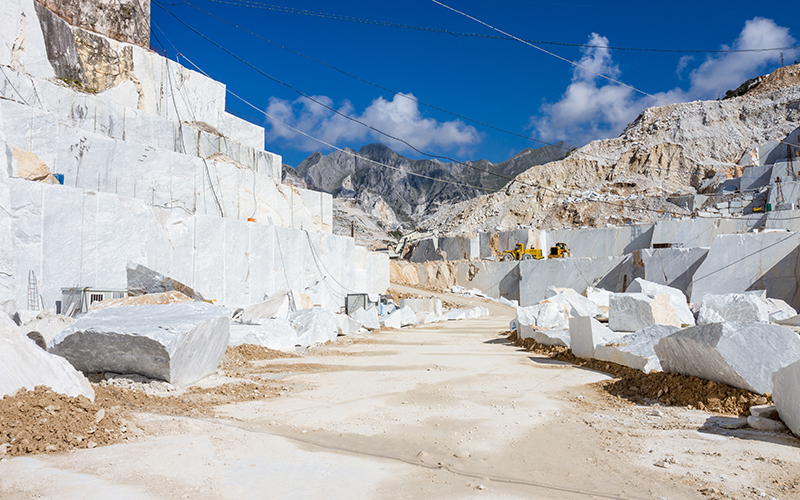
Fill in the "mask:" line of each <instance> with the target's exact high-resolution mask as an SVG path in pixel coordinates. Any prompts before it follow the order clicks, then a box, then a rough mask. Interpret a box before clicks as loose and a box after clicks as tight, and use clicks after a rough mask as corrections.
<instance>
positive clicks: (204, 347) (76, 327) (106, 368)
mask: <svg viewBox="0 0 800 500" xmlns="http://www.w3.org/2000/svg"><path fill="white" fill-rule="evenodd" d="M229 339H230V319H229V317H228V311H227V309H225V308H222V307H218V306H214V305H211V304H207V303H204V302H187V303H182V304H165V305H147V306H121V307H111V308H107V309H98V310H96V311H92V312H89V313H88V314H86V315H85V316H83V317H82V318H80V319H79V320H78V321H76V322H75V323H74V324H73V325H72V326H70V327H68V328H66V329H65V330H63V331H62V332H61V333H60V334H58V335H57V336H56V337H55V338H54V339H53V340H52V341H51V343H50V344H49V350H50V352H52V353H54V354H57V355H59V356H62V357H64V358H66V359H67V360H68V361H69V362H70V363H72V366H74V367H75V368H77V369H78V370H80V371H82V372H84V373H98V372H114V373H137V374H139V375H143V376H145V377H149V378H154V379H158V380H165V381H167V382H169V383H171V384H175V385H181V386H185V385H189V384H191V383H193V382H195V381H197V380H199V379H201V378H203V377H204V376H206V375H208V374H210V373H212V372H214V370H216V368H217V365H218V364H219V362H220V361H221V360H222V356H223V355H224V354H225V349H226V348H227V346H228V341H229Z"/></svg>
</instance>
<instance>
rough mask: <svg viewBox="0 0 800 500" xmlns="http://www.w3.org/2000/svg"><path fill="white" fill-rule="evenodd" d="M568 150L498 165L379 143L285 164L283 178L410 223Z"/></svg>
mask: <svg viewBox="0 0 800 500" xmlns="http://www.w3.org/2000/svg"><path fill="white" fill-rule="evenodd" d="M570 149H571V148H570V146H569V145H568V144H567V143H565V142H559V143H558V144H555V145H553V146H544V147H541V148H538V149H530V148H529V149H526V150H524V151H522V152H520V153H519V154H517V155H516V156H514V157H513V158H511V159H509V160H506V161H504V162H502V163H492V162H490V161H487V160H479V161H475V162H465V163H443V162H440V161H438V160H409V159H408V158H405V157H403V156H401V155H399V154H397V153H395V152H394V151H392V150H391V149H390V148H389V147H387V146H385V145H383V144H370V145H367V146H364V147H363V148H361V149H360V150H359V151H358V153H357V155H358V157H356V156H354V154H355V153H356V151H355V150H348V152H342V151H335V152H333V153H331V154H329V155H327V156H325V155H323V154H322V153H314V154H312V155H311V156H309V157H308V158H306V159H305V160H304V161H303V162H302V163H301V164H300V165H298V166H297V168H296V169H292V168H291V167H288V166H286V167H285V168H284V182H286V183H290V184H295V185H297V186H304V187H307V188H309V189H316V190H319V191H324V192H326V193H330V194H332V195H333V196H334V197H335V198H342V199H350V200H354V201H356V204H357V205H359V208H361V210H363V211H364V212H366V213H375V212H376V210H375V209H376V206H379V207H380V210H378V212H380V213H381V214H384V215H382V216H381V217H380V218H381V219H386V220H383V221H382V222H383V224H386V225H395V224H396V223H397V222H401V223H410V224H412V225H413V224H414V223H415V222H416V221H419V220H420V219H422V218H424V217H425V216H427V215H429V214H431V213H433V212H435V211H436V210H437V209H438V208H439V207H440V206H442V205H447V204H452V203H457V202H460V201H464V200H468V199H471V198H475V197H477V196H481V195H484V194H486V193H491V192H494V191H497V190H499V189H501V188H502V187H503V186H504V185H506V184H507V183H508V182H509V181H510V179H513V178H514V177H516V176H517V175H519V174H520V173H522V172H524V171H526V170H528V169H529V168H531V167H533V166H536V165H542V164H545V163H548V162H551V161H554V160H558V159H561V158H563V157H564V156H566V154H567V152H569V151H570ZM348 153H349V154H348ZM368 160H373V161H374V162H378V163H381V164H383V165H388V166H389V167H392V168H388V167H384V166H381V165H377V164H375V163H373V162H371V161H368ZM408 172H414V173H416V174H422V175H425V176H427V177H430V178H425V177H419V176H416V175H411V174H409V173H408ZM489 172H493V173H494V174H497V175H492V174H491V173H489ZM431 178H432V179H431ZM434 179H442V180H447V181H451V182H452V183H446V182H440V181H436V180H434ZM386 206H388V207H389V208H391V210H392V211H393V212H394V214H393V215H394V216H395V217H392V216H391V215H392V214H389V215H388V216H386V215H385V212H386V210H385V207H386ZM392 219H395V220H394V221H393V220H392Z"/></svg>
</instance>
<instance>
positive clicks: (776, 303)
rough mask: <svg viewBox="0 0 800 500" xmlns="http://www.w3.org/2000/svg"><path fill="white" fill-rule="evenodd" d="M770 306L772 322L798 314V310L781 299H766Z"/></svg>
mask: <svg viewBox="0 0 800 500" xmlns="http://www.w3.org/2000/svg"><path fill="white" fill-rule="evenodd" d="M766 302H767V306H768V307H769V320H770V322H772V323H775V322H778V321H782V320H787V319H789V318H793V317H795V316H797V310H796V309H795V308H794V307H792V306H790V305H789V304H787V303H786V301H784V300H781V299H770V298H768V299H766Z"/></svg>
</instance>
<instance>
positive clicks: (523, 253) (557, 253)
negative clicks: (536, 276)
mask: <svg viewBox="0 0 800 500" xmlns="http://www.w3.org/2000/svg"><path fill="white" fill-rule="evenodd" d="M569 256H570V253H569V248H567V244H566V243H556V246H554V247H550V254H549V255H548V256H547V258H548V259H562V258H564V257H569ZM540 259H544V255H542V251H541V250H539V249H538V248H525V245H523V244H522V243H517V246H516V247H515V248H514V250H506V251H505V252H503V256H502V257H500V260H502V261H503V262H510V261H512V260H540Z"/></svg>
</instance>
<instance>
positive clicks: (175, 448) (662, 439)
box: [0, 292, 800, 499]
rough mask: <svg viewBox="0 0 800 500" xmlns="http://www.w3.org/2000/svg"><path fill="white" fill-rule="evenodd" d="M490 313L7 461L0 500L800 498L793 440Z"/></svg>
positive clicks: (331, 351)
mask: <svg viewBox="0 0 800 500" xmlns="http://www.w3.org/2000/svg"><path fill="white" fill-rule="evenodd" d="M428 294H429V292H423V295H428ZM448 299H449V300H458V299H453V298H452V296H449V297H448ZM463 302H466V303H467V305H474V304H476V303H478V302H480V303H481V304H483V305H487V304H486V303H485V302H482V301H480V300H475V299H470V300H465V301H463ZM488 305H489V307H490V309H491V310H492V312H493V316H492V317H490V318H483V319H478V320H470V321H461V322H449V323H444V324H437V325H427V326H420V327H415V328H409V329H404V330H402V331H400V330H390V331H383V332H379V333H376V334H372V335H368V336H355V337H348V338H340V340H339V342H337V343H335V344H332V345H329V346H324V347H321V348H317V349H314V350H312V351H311V352H310V353H308V354H307V355H304V356H300V357H287V358H280V359H268V360H263V361H257V362H251V363H250V364H249V366H247V370H246V371H247V376H248V377H250V378H252V379H255V380H261V381H263V382H265V383H266V382H269V383H271V384H277V388H278V390H277V394H278V395H275V394H271V395H269V396H268V397H265V398H263V399H262V398H258V397H256V398H254V399H253V400H250V401H239V402H235V403H230V404H225V405H222V406H217V407H216V411H214V412H211V413H210V414H209V415H208V416H207V417H203V416H202V415H198V416H168V415H164V414H163V413H138V414H136V415H134V418H135V421H136V424H135V425H136V426H137V428H138V429H141V431H142V434H143V437H141V438H138V439H134V440H132V442H128V443H123V444H116V445H111V446H101V447H97V448H94V449H84V450H74V451H71V452H68V453H54V454H44V455H31V456H23V457H15V458H6V459H3V460H2V461H0V498H3V499H23V498H26V499H27V498H59V499H73V498H75V499H78V498H116V499H150V498H198V499H206V498H209V499H211V498H214V499H216V498H224V499H228V498H230V499H244V498H281V499H283V498H348V499H358V498H369V499H384V498H386V499H390V498H391V499H396V498H444V499H451V498H452V499H463V498H520V499H521V498H556V499H561V498H564V499H573V498H575V499H577V498H630V499H639V498H641V499H648V498H653V499H661V498H668V499H689V498H742V499H744V498H754V499H755V498H780V499H784V498H785V499H789V498H791V499H796V498H798V497H800V453H798V450H800V440H798V439H796V438H795V437H793V436H792V435H790V434H789V433H787V432H779V433H775V432H762V431H754V430H752V429H747V428H741V425H742V419H740V418H737V417H730V416H726V417H721V416H715V415H713V414H709V413H705V412H701V411H696V410H692V411H689V410H686V409H682V408H676V407H663V406H658V407H656V406H636V405H634V404H633V403H631V402H629V401H626V400H623V399H619V398H617V397H614V396H612V395H610V394H609V393H607V392H604V391H603V389H602V388H601V387H600V386H598V385H597V384H594V383H595V382H598V381H601V380H604V379H608V378H609V377H608V375H606V374H604V373H601V372H597V371H592V370H589V369H586V368H581V367H577V366H574V365H571V364H568V363H564V362H561V361H556V360H553V359H551V358H547V357H544V356H541V355H537V354H534V353H532V352H528V351H525V350H523V349H520V348H519V347H516V346H514V345H512V344H511V343H510V342H509V341H508V340H507V339H506V338H505V337H504V336H503V335H501V332H503V331H505V330H507V328H508V321H509V320H510V319H511V317H512V315H513V310H511V309H509V308H505V307H504V306H500V305H496V304H488ZM242 373H243V372H238V373H237V375H236V376H237V377H241V376H242Z"/></svg>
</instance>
